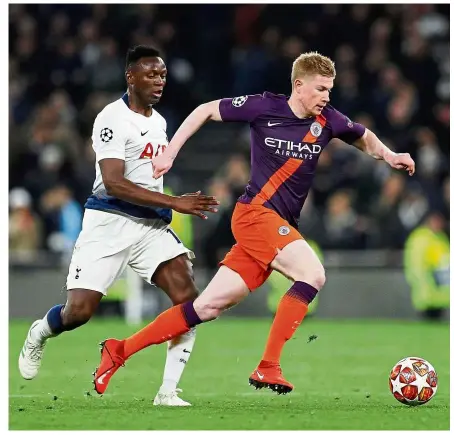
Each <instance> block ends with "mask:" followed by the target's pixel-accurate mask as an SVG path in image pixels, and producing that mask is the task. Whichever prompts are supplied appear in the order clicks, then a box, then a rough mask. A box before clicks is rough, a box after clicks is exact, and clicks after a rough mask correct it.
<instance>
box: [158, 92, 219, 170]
mask: <svg viewBox="0 0 454 435" xmlns="http://www.w3.org/2000/svg"><path fill="white" fill-rule="evenodd" d="M219 102H220V100H214V101H210V102H208V103H204V104H201V105H200V106H198V107H197V108H196V109H195V110H194V111H193V112H192V113H191V114H190V115H189V116H188V117H187V118H186V119H185V120H184V121H183V123H182V124H181V125H180V128H179V129H178V130H177V132H176V133H175V135H174V136H173V138H172V140H171V141H170V143H169V146H168V147H167V149H166V150H165V151H164V152H163V153H162V154H161V155H160V156H157V157H155V158H154V159H153V161H152V164H153V177H154V178H159V177H162V176H163V175H164V174H165V173H167V172H168V171H169V169H170V168H171V167H172V164H173V161H174V160H175V158H176V156H177V154H178V152H179V151H180V149H181V147H182V146H183V145H184V144H185V143H186V141H187V140H188V139H189V138H190V137H191V136H192V135H193V134H194V133H196V132H197V130H199V128H200V127H202V125H203V124H205V123H206V122H207V121H222V118H221V114H220V112H219Z"/></svg>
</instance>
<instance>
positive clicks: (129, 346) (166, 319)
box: [124, 301, 203, 359]
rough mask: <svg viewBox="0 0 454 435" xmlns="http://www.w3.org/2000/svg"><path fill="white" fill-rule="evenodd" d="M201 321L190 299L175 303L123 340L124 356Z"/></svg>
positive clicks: (185, 329) (173, 335)
mask: <svg viewBox="0 0 454 435" xmlns="http://www.w3.org/2000/svg"><path fill="white" fill-rule="evenodd" d="M202 322H203V321H202V320H201V319H200V317H199V316H198V314H197V313H196V311H195V310H194V306H193V302H192V301H189V302H185V303H184V304H181V305H175V306H174V307H172V308H169V309H168V310H166V311H164V312H163V313H161V314H160V315H159V316H158V317H156V319H155V320H154V321H153V322H151V323H150V324H149V325H147V326H145V328H143V329H141V330H140V331H138V332H136V333H135V334H134V335H132V336H131V337H128V338H126V339H125V340H124V357H125V359H127V358H129V357H130V356H132V355H134V354H135V353H136V352H139V351H140V350H142V349H144V348H146V347H148V346H151V345H153V344H160V343H164V342H165V341H169V340H172V339H173V338H175V337H177V336H179V335H181V334H185V333H186V332H188V331H189V330H190V329H191V328H193V327H194V326H196V325H198V324H200V323H202Z"/></svg>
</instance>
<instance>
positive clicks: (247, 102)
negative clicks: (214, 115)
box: [219, 95, 264, 122]
mask: <svg viewBox="0 0 454 435" xmlns="http://www.w3.org/2000/svg"><path fill="white" fill-rule="evenodd" d="M263 109H264V98H263V95H244V96H242V97H235V98H223V99H222V100H221V101H220V102H219V112H220V114H221V118H222V120H223V121H245V122H252V121H254V120H255V119H256V118H257V117H258V116H259V115H260V114H261V113H262V111H263Z"/></svg>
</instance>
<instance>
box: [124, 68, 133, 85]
mask: <svg viewBox="0 0 454 435" xmlns="http://www.w3.org/2000/svg"><path fill="white" fill-rule="evenodd" d="M125 76H126V83H127V84H128V85H133V84H134V76H133V74H132V73H131V70H130V69H128V70H127V71H126V73H125Z"/></svg>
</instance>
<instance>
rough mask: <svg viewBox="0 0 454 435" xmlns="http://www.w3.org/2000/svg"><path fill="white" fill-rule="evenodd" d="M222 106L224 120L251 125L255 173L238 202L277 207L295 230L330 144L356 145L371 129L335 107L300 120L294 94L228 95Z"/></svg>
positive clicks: (252, 171) (273, 208)
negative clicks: (294, 107) (290, 99)
mask: <svg viewBox="0 0 454 435" xmlns="http://www.w3.org/2000/svg"><path fill="white" fill-rule="evenodd" d="M219 110H220V114H221V117H222V120H223V121H244V122H248V123H249V124H250V128H251V177H250V180H249V183H248V185H247V186H246V190H245V192H244V194H243V195H242V196H241V197H240V198H239V199H238V201H239V202H241V203H244V204H257V205H263V206H264V207H268V208H270V209H272V210H275V211H276V212H277V213H278V214H279V215H280V216H281V217H282V218H283V219H285V220H286V221H287V222H289V224H290V225H292V226H293V227H295V228H297V227H298V220H299V215H300V213H301V209H302V208H303V205H304V201H305V200H306V197H307V195H308V193H309V189H310V188H311V185H312V180H313V178H314V175H315V168H316V166H317V162H318V159H319V156H320V153H321V152H322V151H323V149H324V148H325V147H326V145H327V144H328V142H329V141H330V140H331V139H333V138H339V139H341V140H343V141H345V142H347V143H350V144H351V143H353V142H354V141H356V140H357V139H359V138H361V137H362V136H363V135H364V132H365V127H364V126H362V125H361V124H357V123H355V122H352V121H351V120H350V119H349V118H347V117H346V116H345V115H343V114H342V113H340V112H339V111H337V110H336V109H334V108H333V107H332V106H330V105H327V106H326V107H325V108H324V109H323V111H322V113H321V114H320V115H318V116H312V117H308V118H304V119H300V118H298V117H296V116H295V114H294V113H293V112H292V110H291V109H290V106H289V105H288V97H286V96H285V95H275V94H272V93H270V92H265V93H264V94H263V95H249V96H242V97H236V98H224V99H222V100H221V101H220V104H219Z"/></svg>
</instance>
